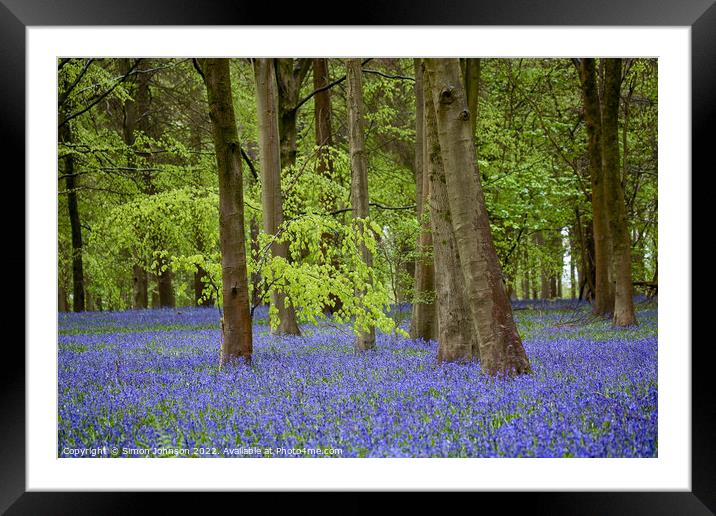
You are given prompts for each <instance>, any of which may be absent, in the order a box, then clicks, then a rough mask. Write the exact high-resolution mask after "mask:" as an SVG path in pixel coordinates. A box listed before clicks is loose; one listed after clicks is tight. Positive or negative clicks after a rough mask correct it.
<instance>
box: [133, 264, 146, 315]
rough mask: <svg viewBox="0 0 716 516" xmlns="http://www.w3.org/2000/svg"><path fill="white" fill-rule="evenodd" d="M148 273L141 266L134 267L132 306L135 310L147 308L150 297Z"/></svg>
mask: <svg viewBox="0 0 716 516" xmlns="http://www.w3.org/2000/svg"><path fill="white" fill-rule="evenodd" d="M147 280H148V278H147V271H146V270H145V269H144V267H142V266H141V265H134V266H133V267H132V285H133V288H132V306H133V307H134V308H147V306H148V305H149V296H148V293H147V283H148V281H147Z"/></svg>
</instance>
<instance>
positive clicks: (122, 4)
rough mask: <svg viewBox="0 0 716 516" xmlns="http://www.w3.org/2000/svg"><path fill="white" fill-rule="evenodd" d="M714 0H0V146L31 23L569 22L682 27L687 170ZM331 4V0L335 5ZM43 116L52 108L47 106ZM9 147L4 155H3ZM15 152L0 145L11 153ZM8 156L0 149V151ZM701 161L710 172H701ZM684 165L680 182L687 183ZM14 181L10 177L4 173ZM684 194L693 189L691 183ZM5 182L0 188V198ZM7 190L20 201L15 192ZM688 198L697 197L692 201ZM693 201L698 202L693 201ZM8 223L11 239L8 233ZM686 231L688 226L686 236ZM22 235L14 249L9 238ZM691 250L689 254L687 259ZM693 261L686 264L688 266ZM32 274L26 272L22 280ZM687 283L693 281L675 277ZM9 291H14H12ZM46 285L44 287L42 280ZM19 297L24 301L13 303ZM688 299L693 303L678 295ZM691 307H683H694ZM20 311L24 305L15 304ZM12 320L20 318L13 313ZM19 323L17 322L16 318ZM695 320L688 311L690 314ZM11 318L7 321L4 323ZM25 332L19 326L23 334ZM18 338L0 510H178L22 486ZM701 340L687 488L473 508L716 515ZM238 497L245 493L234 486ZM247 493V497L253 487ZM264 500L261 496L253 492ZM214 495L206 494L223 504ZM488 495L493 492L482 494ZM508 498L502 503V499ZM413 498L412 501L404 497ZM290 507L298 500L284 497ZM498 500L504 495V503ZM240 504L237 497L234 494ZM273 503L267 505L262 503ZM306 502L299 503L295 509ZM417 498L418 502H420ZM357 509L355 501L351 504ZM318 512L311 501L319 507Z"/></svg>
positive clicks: (707, 104)
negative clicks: (294, 0)
mask: <svg viewBox="0 0 716 516" xmlns="http://www.w3.org/2000/svg"><path fill="white" fill-rule="evenodd" d="M713 2H714V0H688V1H687V0H663V1H660V2H658V3H654V2H651V1H649V0H637V1H627V0H602V1H594V0H557V1H554V0H552V1H550V2H539V1H532V0H499V1H497V2H492V3H489V4H480V3H477V2H470V1H468V0H460V1H457V2H449V1H448V0H443V1H442V2H431V1H428V0H413V1H411V0H399V1H394V2H380V1H376V0H370V1H368V0H363V1H361V2H359V3H358V4H357V5H359V8H358V9H356V11H355V13H353V14H351V15H350V16H349V15H347V14H344V15H342V16H341V17H335V19H330V20H329V19H328V17H327V16H324V14H322V13H330V12H331V11H330V10H329V6H328V5H327V3H326V4H324V3H322V2H310V3H302V4H300V5H299V4H295V5H290V4H289V5H284V6H282V7H281V8H280V9H277V8H276V6H273V5H270V4H269V3H266V2H246V1H245V0H236V1H231V2H230V1H227V0H207V1H201V2H200V1H193V2H189V1H188V0H174V1H172V0H151V1H150V0H121V1H109V0H75V1H72V0H0V66H1V68H0V85H1V88H0V93H2V95H1V96H0V98H2V102H1V103H0V106H2V107H1V109H2V113H1V116H0V120H1V122H0V127H2V133H1V134H2V140H0V141H2V142H3V147H4V148H5V149H24V143H25V142H24V139H25V28H26V27H27V26H38V25H51V26H54V25H57V26H64V25H72V26H77V25H80V26H81V25H98V26H102V25H205V26H206V25H268V24H270V25H288V24H290V25H322V24H326V25H342V24H350V25H502V26H506V25H517V26H519V25H552V26H554V25H573V26H630V25H635V26H650V25H653V26H690V27H691V44H692V49H691V51H692V54H691V59H692V62H691V69H692V77H691V80H692V163H693V165H692V170H702V169H703V170H704V172H708V171H710V170H711V169H713V158H712V156H711V155H712V153H711V152H710V147H712V146H713V143H712V142H713V139H712V138H711V137H710V132H709V131H708V129H709V128H710V127H711V125H713V122H712V120H714V115H716V110H715V109H714V106H715V105H716V103H715V102H714V97H715V96H716V37H715V36H714V35H716V5H713ZM333 7H335V4H334V5H333ZM48 116H51V115H50V114H48ZM6 152H7V151H6ZM11 153H13V152H8V154H11ZM14 154H15V156H14V157H15V158H17V161H16V162H15V165H14V167H10V166H7V167H6V168H5V170H4V172H5V174H4V179H5V186H6V188H12V191H13V192H24V194H25V195H29V194H30V192H27V191H26V189H25V179H24V174H20V173H19V171H20V170H23V171H24V170H25V159H24V158H25V157H24V153H19V152H16V151H15V152H14ZM6 155H7V154H6ZM707 167H708V168H707ZM689 173H690V174H691V177H692V178H693V177H694V174H693V172H691V171H684V173H683V175H682V174H676V176H675V177H676V178H677V179H678V180H681V179H682V178H683V180H687V178H688V176H686V174H689ZM11 179H14V181H15V182H16V183H15V184H14V185H12V186H9V184H8V181H9V180H11ZM692 191H697V190H693V189H692ZM7 192H8V191H7V190H6V196H7ZM13 196H15V197H17V198H23V197H24V196H23V197H20V196H19V195H16V194H13ZM694 201H695V200H694ZM694 204H697V203H696V202H694ZM3 207H4V210H5V212H6V213H5V218H4V220H5V221H15V220H16V219H17V213H18V208H17V207H11V206H10V204H9V203H3ZM8 225H9V226H12V227H9V228H6V235H7V236H6V238H12V239H11V240H10V241H12V242H14V243H15V244H16V249H15V250H14V251H13V252H12V253H11V256H8V257H6V259H5V263H6V267H7V269H6V271H19V270H21V269H22V268H24V266H25V265H24V264H25V250H24V249H25V246H24V242H25V226H24V224H23V225H22V226H20V225H19V224H17V223H14V224H8ZM12 230H14V231H16V232H17V234H16V235H12V237H11V236H10V234H9V233H8V231H12ZM692 234H694V233H693V232H692ZM19 242H23V245H19ZM694 257H695V258H696V256H694ZM696 265H697V262H693V266H694V267H693V270H698V269H695V267H696ZM30 273H31V271H27V270H26V272H25V274H26V277H27V275H28V274H30ZM685 280H686V281H689V282H691V277H690V276H688V277H686V278H685ZM14 288H15V289H16V290H18V291H19V287H17V286H15V287H14ZM49 290H50V291H54V287H52V286H50V288H49ZM20 299H22V301H27V303H25V302H20ZM13 301H14V305H15V307H16V309H22V310H31V309H32V300H31V299H27V300H25V297H24V294H22V295H19V293H18V294H13ZM685 302H688V303H691V302H692V300H685ZM692 306H693V305H692ZM22 316H23V318H25V316H26V312H25V311H23V314H22ZM14 320H19V319H14ZM25 320H26V319H25ZM692 320H693V319H692ZM13 324H14V323H13ZM23 340H24V333H23ZM18 342H19V339H10V338H8V339H5V344H6V345H5V346H4V349H3V358H4V360H3V362H4V366H3V370H2V374H0V388H1V389H2V391H1V393H2V394H1V398H0V511H7V514H115V513H116V514H126V513H131V512H134V510H136V509H138V508H141V509H142V510H144V509H146V508H147V504H152V505H154V504H156V503H161V505H162V507H163V510H164V511H165V512H168V511H171V510H174V509H175V508H177V507H187V505H186V504H187V502H189V501H190V500H192V498H193V496H194V495H192V494H191V493H162V494H161V495H157V494H155V493H121V492H112V493H96V492H95V493H79V492H26V489H25V451H26V444H27V443H26V442H25V351H24V349H23V348H22V347H21V346H19V345H18V344H17V343H18ZM709 343H710V342H709V341H708V340H706V341H697V340H696V339H694V340H693V342H691V343H686V342H683V343H671V344H673V345H684V346H685V345H691V346H692V348H691V350H692V410H691V412H692V457H691V464H692V490H691V491H690V492H657V491H654V492H615V493H606V492H589V493H583V492H568V493H552V492H548V493H536V492H532V493H480V494H479V495H478V496H480V497H481V498H480V507H485V508H486V507H487V503H488V502H490V501H496V502H498V503H500V504H501V505H503V507H505V508H509V509H512V510H526V511H527V510H528V511H530V513H531V514H534V513H538V514H542V513H548V514H570V515H573V514H595V515H596V514H599V515H606V514H649V515H654V514H680V515H691V514H694V515H696V514H713V512H714V511H716V489H715V486H716V474H715V473H716V456H715V454H714V449H715V448H716V446H715V445H714V435H715V434H716V432H715V430H716V428H715V426H714V414H715V413H716V408H715V407H716V404H714V403H713V400H712V399H711V394H712V393H713V382H712V381H711V376H712V374H713V373H712V372H711V369H712V366H711V365H710V364H711V362H710V361H709V360H708V359H709V356H708V355H709V348H710V346H709ZM241 496H242V497H244V498H243V499H244V500H246V498H247V497H248V496H249V494H246V493H243V494H241ZM251 496H253V495H251ZM263 497H264V499H265V495H263ZM224 498H225V497H224V496H217V495H216V494H215V493H214V494H212V495H211V500H212V501H213V502H214V503H216V502H219V503H223V502H224V500H223V499H224ZM491 498H497V500H490V499H491ZM505 498H507V499H508V500H505ZM412 500H414V501H419V502H421V500H422V496H420V495H418V494H414V495H413V497H412ZM292 501H293V503H296V499H295V498H293V497H292ZM506 502H507V503H506ZM242 503H245V502H242ZM272 503H274V502H273V501H272ZM303 503H305V502H301V501H299V502H298V504H299V505H302V504H303ZM421 503H422V502H421ZM359 505H363V504H362V503H361V504H356V506H359ZM317 508H318V507H317Z"/></svg>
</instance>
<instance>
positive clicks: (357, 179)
mask: <svg viewBox="0 0 716 516" xmlns="http://www.w3.org/2000/svg"><path fill="white" fill-rule="evenodd" d="M346 76H347V82H348V88H347V103H348V139H349V146H350V156H351V202H352V207H353V220H354V221H355V222H357V223H356V230H357V231H363V230H364V229H366V228H364V227H363V224H362V221H364V220H365V219H367V218H368V215H369V213H368V163H367V160H366V155H365V141H364V140H365V133H364V122H363V112H364V108H363V72H362V70H361V61H360V59H347V60H346ZM366 230H367V229H366ZM360 252H361V257H362V259H363V261H364V262H365V264H366V265H367V266H368V267H372V266H373V257H372V256H371V254H370V251H369V250H368V248H367V247H366V246H365V245H361V249H360ZM356 296H358V297H360V296H362V292H356ZM374 347H375V328H373V327H370V328H368V329H367V330H365V331H361V332H360V333H359V335H358V336H357V337H356V349H357V350H358V351H365V350H368V349H372V348H374Z"/></svg>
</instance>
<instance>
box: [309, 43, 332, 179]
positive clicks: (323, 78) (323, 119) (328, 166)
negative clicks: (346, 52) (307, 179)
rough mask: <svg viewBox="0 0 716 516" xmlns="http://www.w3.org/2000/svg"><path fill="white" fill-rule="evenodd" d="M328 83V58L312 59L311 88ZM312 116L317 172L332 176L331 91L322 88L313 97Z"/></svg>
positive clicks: (322, 86)
mask: <svg viewBox="0 0 716 516" xmlns="http://www.w3.org/2000/svg"><path fill="white" fill-rule="evenodd" d="M327 85H328V59H326V58H325V57H321V58H316V59H314V60H313V89H314V90H318V89H320V88H325V87H326V86H327ZM313 102H314V107H315V111H314V118H315V124H316V145H317V146H318V148H319V150H318V173H319V174H320V175H323V176H325V177H331V178H332V177H333V161H332V160H331V153H330V147H331V146H332V145H333V133H332V131H331V114H332V112H331V92H330V90H324V91H321V92H319V93H316V95H315V96H314V97H313Z"/></svg>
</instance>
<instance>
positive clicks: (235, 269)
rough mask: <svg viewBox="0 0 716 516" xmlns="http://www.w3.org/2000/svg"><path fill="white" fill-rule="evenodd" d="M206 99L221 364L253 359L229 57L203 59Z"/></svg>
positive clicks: (237, 145)
mask: <svg viewBox="0 0 716 516" xmlns="http://www.w3.org/2000/svg"><path fill="white" fill-rule="evenodd" d="M199 66H200V69H201V70H202V73H203V78H204V82H205V84H206V90H207V95H208V99H209V116H210V118H211V126H212V135H213V140H214V150H215V154H216V164H217V169H218V171H219V236H220V245H221V275H222V281H223V297H224V317H223V321H222V333H223V342H222V347H221V358H220V365H221V366H223V365H224V364H226V363H228V362H229V361H233V360H236V359H243V360H245V361H247V362H250V361H251V355H252V351H253V345H252V341H251V339H252V328H251V312H250V308H249V290H248V281H247V280H248V278H247V270H246V242H245V236H244V202H243V199H244V195H243V184H242V170H241V147H240V144H239V135H238V132H237V130H236V119H235V117H234V103H233V98H232V93H231V79H230V74H229V60H228V59H201V60H200V65H199Z"/></svg>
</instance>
